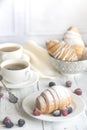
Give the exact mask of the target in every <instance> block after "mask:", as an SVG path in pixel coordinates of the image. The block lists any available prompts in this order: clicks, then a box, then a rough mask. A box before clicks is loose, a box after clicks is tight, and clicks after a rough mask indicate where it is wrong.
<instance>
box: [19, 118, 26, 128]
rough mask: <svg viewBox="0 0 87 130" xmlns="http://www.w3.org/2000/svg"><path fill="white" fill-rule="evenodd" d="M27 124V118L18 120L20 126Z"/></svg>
mask: <svg viewBox="0 0 87 130" xmlns="http://www.w3.org/2000/svg"><path fill="white" fill-rule="evenodd" d="M24 124H25V120H24V119H19V120H18V126H19V127H22V126H23V125H24Z"/></svg>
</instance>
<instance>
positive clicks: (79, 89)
mask: <svg viewBox="0 0 87 130" xmlns="http://www.w3.org/2000/svg"><path fill="white" fill-rule="evenodd" d="M74 93H75V94H77V95H82V90H81V88H77V89H75V90H74Z"/></svg>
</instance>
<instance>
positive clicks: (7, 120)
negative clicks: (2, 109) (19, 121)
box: [3, 117, 11, 124]
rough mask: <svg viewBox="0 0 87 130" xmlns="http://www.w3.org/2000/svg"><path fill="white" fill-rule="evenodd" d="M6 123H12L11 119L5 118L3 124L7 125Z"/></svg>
mask: <svg viewBox="0 0 87 130" xmlns="http://www.w3.org/2000/svg"><path fill="white" fill-rule="evenodd" d="M6 122H11V119H10V118H9V117H5V118H4V119H3V124H5V123H6Z"/></svg>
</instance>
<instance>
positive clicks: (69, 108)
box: [67, 106, 73, 114]
mask: <svg viewBox="0 0 87 130" xmlns="http://www.w3.org/2000/svg"><path fill="white" fill-rule="evenodd" d="M67 109H68V114H70V113H72V111H73V109H72V107H71V106H67Z"/></svg>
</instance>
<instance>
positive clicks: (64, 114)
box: [60, 108, 68, 116]
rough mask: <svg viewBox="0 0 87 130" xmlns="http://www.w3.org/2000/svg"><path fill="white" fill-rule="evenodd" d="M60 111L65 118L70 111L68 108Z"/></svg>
mask: <svg viewBox="0 0 87 130" xmlns="http://www.w3.org/2000/svg"><path fill="white" fill-rule="evenodd" d="M60 111H61V114H62V115H63V116H67V115H68V109H67V108H62V109H61V110H60Z"/></svg>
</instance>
